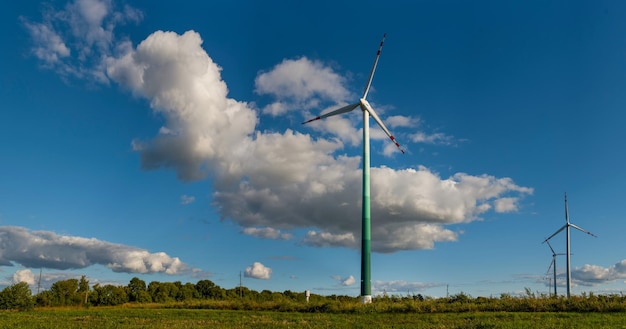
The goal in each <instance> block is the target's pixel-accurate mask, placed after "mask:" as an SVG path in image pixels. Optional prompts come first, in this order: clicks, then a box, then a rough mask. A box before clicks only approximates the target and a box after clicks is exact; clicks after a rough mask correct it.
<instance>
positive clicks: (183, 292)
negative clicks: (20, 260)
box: [0, 276, 305, 310]
mask: <svg viewBox="0 0 626 329" xmlns="http://www.w3.org/2000/svg"><path fill="white" fill-rule="evenodd" d="M232 299H245V300H250V301H255V302H264V301H272V300H274V301H276V300H281V299H289V300H294V301H295V300H297V299H301V300H305V297H304V292H301V293H295V292H292V291H289V290H287V291H284V292H282V293H277V292H271V291H269V290H263V291H261V292H258V291H255V290H251V289H248V288H247V287H243V286H242V287H235V288H232V289H224V288H222V287H220V286H218V285H216V284H215V283H214V282H213V281H211V280H200V281H198V282H197V283H195V284H194V283H189V282H188V283H184V284H183V283H182V282H180V281H176V282H158V281H152V282H150V283H149V284H146V282H145V281H144V280H141V279H139V278H137V277H134V278H132V279H131V280H130V282H129V283H128V285H126V286H122V285H112V284H105V285H101V284H95V285H93V286H92V287H90V285H89V281H88V280H87V278H86V277H85V276H82V277H81V278H80V279H67V280H60V281H56V282H54V283H53V284H52V286H51V287H50V289H49V290H44V291H41V292H39V293H38V294H36V295H33V294H32V291H31V290H30V287H29V286H28V284H27V283H25V282H20V283H16V284H13V285H11V286H8V287H6V288H5V289H3V290H2V291H0V309H20V310H24V309H32V308H34V307H48V306H79V305H87V306H115V305H121V304H125V303H172V302H185V301H192V300H232Z"/></svg>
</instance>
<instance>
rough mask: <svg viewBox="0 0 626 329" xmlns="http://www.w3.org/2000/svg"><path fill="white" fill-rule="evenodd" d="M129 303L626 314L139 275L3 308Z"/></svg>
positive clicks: (584, 303)
mask: <svg viewBox="0 0 626 329" xmlns="http://www.w3.org/2000/svg"><path fill="white" fill-rule="evenodd" d="M126 303H135V304H155V305H164V307H179V308H212V309H230V310H257V311H281V312H328V313H359V312H379V313H446V312H626V295H624V294H621V293H620V294H610V295H595V294H593V293H589V294H585V293H583V294H582V295H580V296H572V297H571V298H565V297H564V296H552V295H550V294H539V293H538V294H535V293H533V292H532V291H531V290H530V289H528V288H526V292H525V294H521V295H518V296H513V295H510V294H501V295H500V296H499V297H493V296H491V297H476V298H474V297H472V296H470V295H467V294H464V293H462V292H461V293H459V294H455V295H451V296H448V297H441V298H433V297H428V296H422V295H421V294H408V293H407V294H406V295H404V296H403V295H388V294H386V293H385V294H383V295H381V296H376V297H374V302H373V304H369V305H363V304H361V303H360V298H359V297H350V296H342V295H339V296H338V295H329V296H322V295H316V294H311V295H310V302H309V300H308V299H307V298H306V296H305V292H304V291H303V292H293V291H290V290H286V291H284V292H272V291H269V290H263V291H261V292H258V291H255V290H251V289H248V288H247V287H243V286H242V287H235V288H232V289H224V288H222V287H220V286H218V285H216V284H215V283H214V282H212V281H211V280H200V281H198V282H197V283H195V284H194V283H184V284H183V283H181V282H180V281H176V282H158V281H152V282H150V283H149V284H146V282H145V281H143V280H141V279H139V278H137V277H134V278H132V279H131V280H130V282H129V283H128V284H127V285H125V286H123V285H111V284H105V285H101V284H95V285H93V286H90V285H89V281H88V280H87V279H86V278H85V276H83V277H81V278H80V279H67V280H60V281H56V282H54V283H53V284H52V286H51V287H50V289H48V290H44V291H41V292H39V293H37V294H35V295H33V294H32V292H31V290H30V287H29V285H28V284H27V283H25V282H20V283H16V284H13V285H11V286H8V287H6V288H4V289H3V290H2V291H0V309H4V310H10V309H17V310H30V309H33V308H35V307H56V306H116V305H121V304H126Z"/></svg>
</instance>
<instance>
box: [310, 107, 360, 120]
mask: <svg viewBox="0 0 626 329" xmlns="http://www.w3.org/2000/svg"><path fill="white" fill-rule="evenodd" d="M357 106H359V103H355V104H350V105H346V106H344V107H342V108H339V109H336V110H334V111H331V112H328V113H326V114H322V115H320V116H318V117H315V118H313V119H311V120H308V121H304V122H303V123H302V124H305V123H309V122H312V121H315V120H320V119H324V118H327V117H330V116H333V115H337V114H342V113H346V112H350V111H352V110H354V109H355V108H356V107H357Z"/></svg>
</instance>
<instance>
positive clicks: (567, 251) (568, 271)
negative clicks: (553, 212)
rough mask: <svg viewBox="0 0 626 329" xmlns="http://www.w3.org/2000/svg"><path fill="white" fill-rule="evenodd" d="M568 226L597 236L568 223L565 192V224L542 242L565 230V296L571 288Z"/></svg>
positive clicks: (568, 294) (569, 294)
mask: <svg viewBox="0 0 626 329" xmlns="http://www.w3.org/2000/svg"><path fill="white" fill-rule="evenodd" d="M570 227H573V228H575V229H577V230H579V231H581V232H584V233H587V234H589V235H591V236H593V237H596V238H597V236H596V235H595V234H593V233H591V232H589V231H587V230H585V229H583V228H581V227H579V226H577V225H575V224H572V223H570V221H569V215H568V213H567V193H565V225H563V226H562V227H561V228H560V229H558V231H556V232H554V234H552V235H551V236H549V237H548V238H547V239H545V240H544V241H543V242H544V243H546V242H548V240H550V239H552V237H554V236H555V235H557V234H559V233H560V232H561V231H563V230H565V243H566V251H565V255H566V256H567V277H566V278H567V298H569V297H570V296H571V290H572V269H571V266H570V256H571V253H570V247H569V245H570V232H569V231H570Z"/></svg>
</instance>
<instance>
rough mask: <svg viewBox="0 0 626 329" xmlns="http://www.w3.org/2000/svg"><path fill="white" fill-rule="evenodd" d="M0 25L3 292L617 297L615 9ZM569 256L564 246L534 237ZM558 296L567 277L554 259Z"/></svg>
mask: <svg viewBox="0 0 626 329" xmlns="http://www.w3.org/2000/svg"><path fill="white" fill-rule="evenodd" d="M4 7H5V8H4V10H3V11H2V13H0V15H1V17H0V24H1V27H2V30H3V31H4V33H2V34H0V42H2V44H4V45H5V47H4V51H3V52H2V55H0V56H1V59H2V60H1V61H0V69H1V70H2V73H3V74H2V78H1V80H0V83H1V85H2V88H0V95H1V99H2V103H3V105H2V114H3V115H2V118H3V119H2V120H0V242H2V243H0V264H1V265H2V267H0V277H1V278H2V279H1V280H2V281H3V283H4V284H10V283H11V282H15V281H20V280H22V281H26V282H29V283H30V284H31V285H32V287H33V288H35V287H36V285H37V279H38V276H39V271H40V269H42V273H43V274H42V279H43V280H42V286H44V287H47V286H49V284H50V283H51V282H54V281H55V280H59V279H63V278H72V277H77V276H81V275H86V276H87V277H88V278H89V280H90V281H91V283H113V284H123V285H125V284H127V283H128V282H129V281H130V279H131V278H132V277H134V276H137V277H140V278H141V279H143V280H145V281H147V282H150V281H182V282H196V281H198V280H201V279H210V280H212V281H214V282H215V283H216V284H218V285H220V286H222V287H225V288H232V287H235V286H237V285H238V284H239V274H240V272H242V273H243V274H244V278H243V281H244V285H246V286H247V287H249V288H251V289H255V290H259V291H260V290H264V289H268V290H274V291H284V290H292V291H304V290H306V289H308V290H311V291H312V292H313V293H320V294H347V295H353V296H357V295H358V294H359V279H360V277H359V275H360V274H359V266H360V265H359V261H360V254H359V245H360V204H359V202H360V193H361V192H360V191H361V190H360V189H361V181H360V175H361V171H360V155H361V147H362V145H361V132H360V131H361V128H362V122H361V115H360V113H358V112H359V111H354V113H350V114H347V115H342V116H334V117H331V118H327V119H326V120H323V121H317V122H314V123H311V124H309V125H305V126H303V125H301V124H300V123H301V122H302V121H304V120H306V119H309V118H310V117H313V116H316V115H318V114H320V113H323V112H324V111H329V110H332V109H333V108H337V107H339V106H343V105H345V104H349V103H354V102H355V101H356V100H357V99H358V97H360V95H361V93H362V90H363V87H364V85H365V82H366V80H367V75H368V73H369V70H370V68H371V65H372V62H373V60H374V55H375V54H376V48H377V46H378V44H379V42H380V40H381V38H382V35H383V33H387V39H386V41H385V46H384V48H383V50H382V55H381V57H380V62H379V64H378V69H377V72H376V75H375V76H374V80H373V84H372V89H371V91H370V93H369V95H368V101H369V102H370V103H371V104H372V106H373V107H374V108H375V109H376V111H377V112H378V114H379V115H380V116H381V118H382V120H383V121H384V122H385V123H386V125H387V126H388V127H389V128H390V130H391V131H392V133H393V134H394V135H395V136H396V138H397V139H398V141H399V142H400V144H402V146H403V147H404V148H405V149H406V150H407V153H406V154H404V155H403V154H401V153H400V152H398V151H397V150H395V146H394V145H393V144H392V143H390V142H389V140H388V139H387V138H386V136H384V133H383V132H382V131H381V130H380V129H378V128H377V127H375V122H374V121H373V120H372V121H371V122H370V125H371V126H372V132H371V133H372V248H373V251H374V254H373V258H372V280H373V282H372V290H373V292H374V293H375V294H379V293H382V292H388V293H396V294H406V293H421V294H424V295H429V296H445V294H446V291H448V292H449V293H451V294H454V293H458V292H464V293H467V294H470V295H472V296H489V295H495V296H498V295H499V294H501V293H512V294H516V293H520V292H523V291H524V289H525V288H530V289H531V290H532V291H538V292H546V293H547V292H548V290H549V281H548V280H547V279H546V270H547V269H548V265H549V263H550V261H551V256H552V255H551V252H550V250H549V249H548V247H547V245H545V244H541V242H542V241H543V240H544V239H545V238H546V237H548V236H549V235H551V234H552V233H553V232H555V231H556V230H557V229H558V228H560V227H561V226H562V225H563V224H564V223H565V222H564V220H565V218H564V210H563V207H564V204H563V194H564V193H565V192H567V195H568V200H569V213H570V219H571V221H572V222H573V223H575V224H577V225H578V226H581V227H583V228H585V229H587V230H589V231H591V232H593V233H595V234H596V235H597V236H598V238H593V237H590V236H587V235H585V234H583V233H581V232H578V231H573V232H572V277H573V283H574V286H573V293H574V294H580V293H582V292H589V291H593V292H596V293H619V292H622V291H623V290H624V288H625V286H624V284H625V280H626V254H624V250H626V246H625V245H624V244H623V242H622V241H623V238H622V235H623V231H624V228H625V225H626V224H624V221H623V220H622V218H623V211H622V207H621V206H622V203H623V202H622V200H621V197H622V196H623V195H624V193H623V186H624V185H625V183H626V175H625V174H624V170H623V168H624V167H626V156H625V153H624V151H623V148H622V145H621V144H622V143H621V142H622V141H624V140H626V131H625V130H624V129H623V126H624V124H625V123H626V116H625V115H624V113H623V109H624V108H625V107H626V97H625V96H624V92H623V91H624V89H625V88H626V20H625V19H624V17H623V13H624V12H626V11H625V9H626V8H625V7H626V4H625V3H623V2H621V1H594V2H589V1H508V2H502V1H410V2H409V1H385V2H383V3H381V2H370V1H365V2H364V1H359V2H350V1H346V2H336V1H333V2H331V1H315V2H312V3H302V2H300V3H292V2H287V1H284V2H282V1H269V2H263V4H260V3H257V2H252V1H210V2H201V1H176V2H167V3H166V2H158V3H156V2H154V1H126V2H122V1H112V0H111V1H107V0H75V1H70V2H64V1H51V2H38V1H22V2H12V3H9V4H5V6H4ZM551 241H552V242H553V243H552V245H553V246H554V247H555V250H556V251H557V252H559V253H561V252H565V236H564V234H560V235H557V236H556V237H554V238H553V240H551ZM557 269H558V272H559V279H558V281H559V282H558V283H559V293H564V292H565V287H564V273H565V259H564V258H563V257H560V258H558V259H557Z"/></svg>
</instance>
